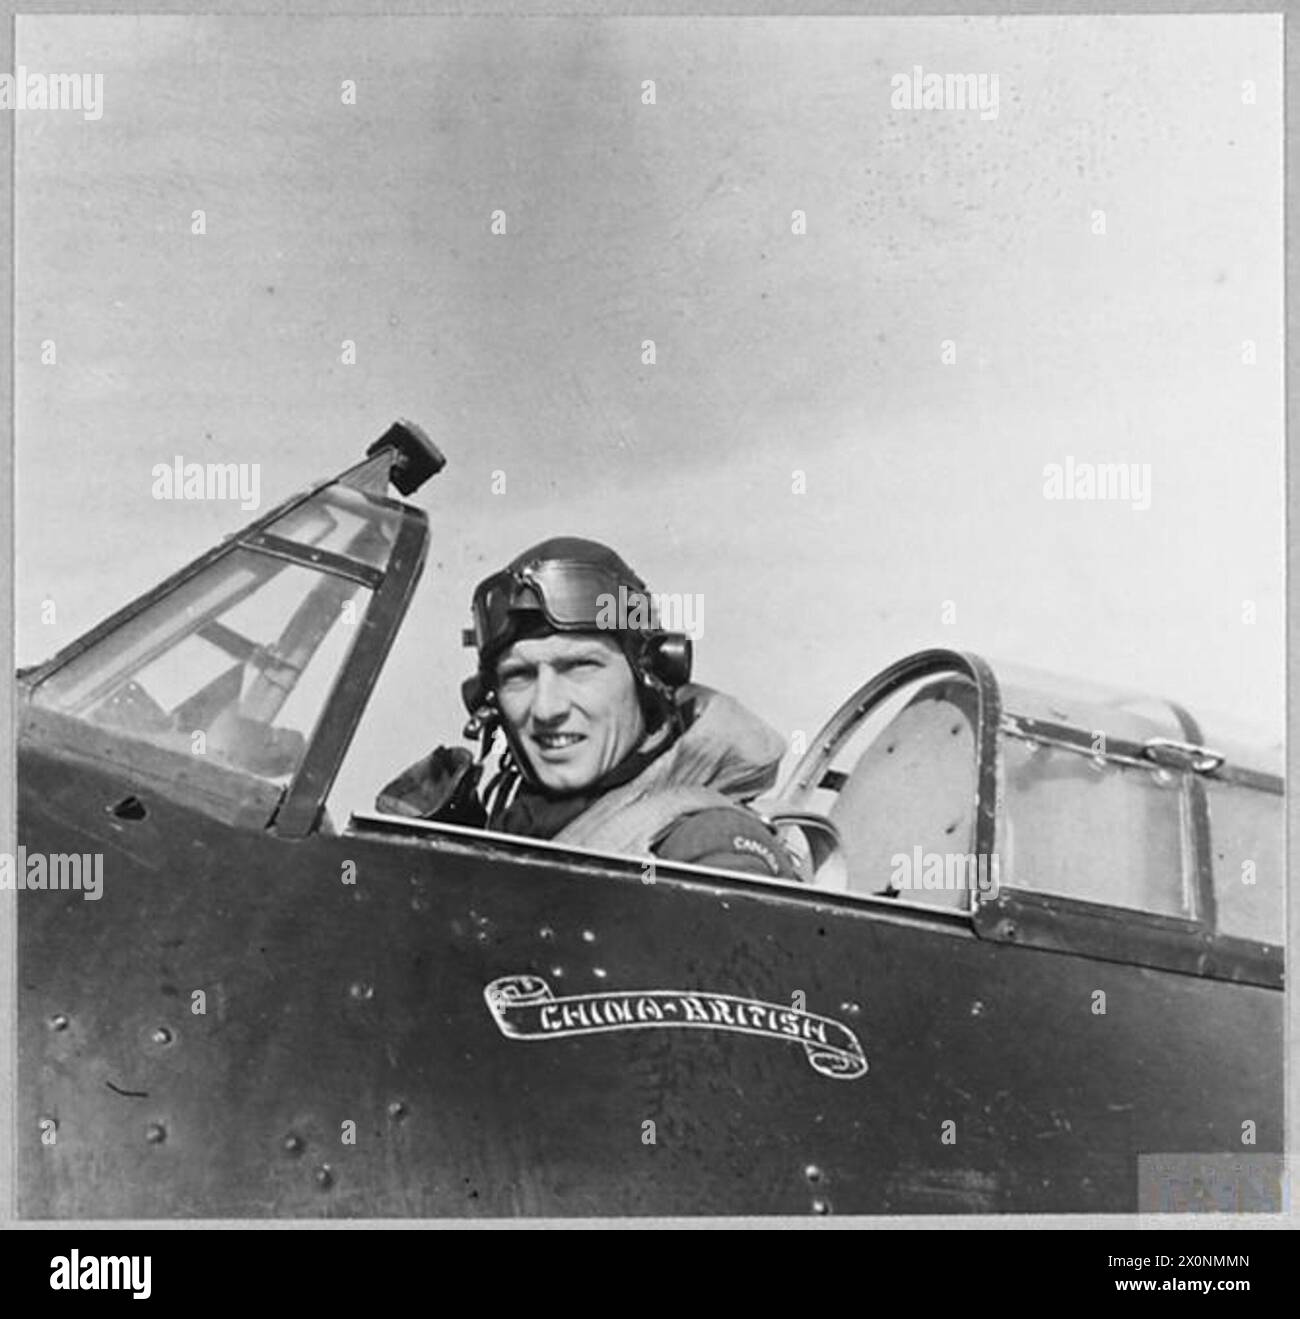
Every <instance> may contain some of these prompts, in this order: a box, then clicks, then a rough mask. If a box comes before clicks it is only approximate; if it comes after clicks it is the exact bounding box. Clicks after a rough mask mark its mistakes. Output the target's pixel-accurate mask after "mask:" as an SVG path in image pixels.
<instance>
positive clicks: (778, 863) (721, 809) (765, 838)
mask: <svg viewBox="0 0 1300 1319" xmlns="http://www.w3.org/2000/svg"><path fill="white" fill-rule="evenodd" d="M654 851H655V854H656V855H658V856H661V857H663V858H664V860H665V861H688V862H694V863H695V864H697V865H710V866H723V867H731V868H735V869H737V870H748V871H751V872H753V873H757V874H768V875H772V876H777V877H780V876H786V877H789V876H790V875H791V874H792V870H791V867H790V866H789V864H788V863H787V862H785V860H784V858H783V856H782V848H781V844H780V842H779V841H778V840H777V839H776V837H775V836H774V835H773V834H772V833H771V831H770V830H769V829H768V828H767V826H766V825H765V824H764V823H763V822H762V820H760V819H759V818H758V816H756V815H754V814H752V813H751V812H749V811H747V810H744V809H743V808H742V807H739V806H718V807H711V808H709V809H708V810H703V811H697V812H696V813H695V814H694V815H687V816H684V817H683V818H682V819H680V820H678V821H676V822H675V823H674V824H673V825H671V826H670V827H669V828H668V829H667V830H666V831H665V833H664V835H663V838H662V840H661V841H660V842H659V844H658V845H657V846H656V847H655V848H654ZM755 863H757V864H755Z"/></svg>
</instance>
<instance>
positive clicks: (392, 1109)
mask: <svg viewBox="0 0 1300 1319" xmlns="http://www.w3.org/2000/svg"><path fill="white" fill-rule="evenodd" d="M388 1116H389V1117H390V1118H392V1119H393V1120H394V1121H396V1122H400V1121H401V1120H402V1119H403V1118H404V1117H405V1116H406V1105H405V1104H404V1103H402V1101H401V1100H400V1099H394V1100H393V1102H392V1103H391V1104H389V1105H388Z"/></svg>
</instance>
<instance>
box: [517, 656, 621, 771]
mask: <svg viewBox="0 0 1300 1319" xmlns="http://www.w3.org/2000/svg"><path fill="white" fill-rule="evenodd" d="M497 702H498V704H499V706H500V708H501V713H502V715H503V717H504V718H505V720H506V723H507V724H508V725H509V726H510V728H511V730H512V731H513V733H514V735H515V739H516V741H517V742H518V744H519V746H520V748H521V749H522V750H523V752H524V754H525V755H526V756H527V757H528V762H529V765H530V766H531V768H532V770H533V774H534V776H535V777H536V778H537V779H538V781H539V782H541V783H542V784H543V785H544V786H545V787H547V788H550V789H551V790H552V791H553V792H577V791H579V790H580V789H582V788H586V787H589V786H590V785H591V784H593V783H595V781H596V780H597V779H599V778H600V777H601V776H602V775H603V774H606V773H608V772H609V771H610V770H611V769H613V768H614V767H615V766H616V765H618V764H619V763H620V762H621V761H622V760H623V759H624V757H626V756H627V755H628V754H629V753H630V752H632V751H634V750H635V749H636V747H637V745H638V744H639V743H640V741H641V739H642V738H643V737H644V736H645V723H644V720H643V719H642V716H641V703H640V701H639V700H638V699H637V689H636V679H635V677H634V676H633V674H632V668H631V666H630V665H629V664H628V662H627V658H626V657H625V656H624V654H623V651H622V649H621V648H620V647H619V645H618V643H617V642H615V641H614V640H613V639H612V638H610V637H608V636H603V635H601V634H600V633H590V634H588V633H582V634H579V635H575V634H572V633H568V634H561V633H557V634H554V635H551V636H546V637H536V638H533V639H531V640H525V641H516V642H515V644H514V645H513V646H511V647H510V648H509V649H508V650H506V651H505V652H503V654H502V656H501V658H500V659H499V660H498V661H497Z"/></svg>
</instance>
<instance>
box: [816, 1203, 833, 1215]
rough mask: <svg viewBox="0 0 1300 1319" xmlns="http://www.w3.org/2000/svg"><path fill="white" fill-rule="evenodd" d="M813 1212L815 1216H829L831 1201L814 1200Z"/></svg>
mask: <svg viewBox="0 0 1300 1319" xmlns="http://www.w3.org/2000/svg"><path fill="white" fill-rule="evenodd" d="M812 1211H813V1213H814V1214H829V1213H830V1211H831V1202H830V1201H829V1200H814V1201H813V1202H812Z"/></svg>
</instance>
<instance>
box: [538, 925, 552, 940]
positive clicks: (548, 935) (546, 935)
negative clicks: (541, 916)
mask: <svg viewBox="0 0 1300 1319" xmlns="http://www.w3.org/2000/svg"><path fill="white" fill-rule="evenodd" d="M537 935H538V937H539V938H541V939H554V938H555V931H554V930H553V929H551V927H550V926H549V925H543V926H542V928H541V929H540V930H538V931H537Z"/></svg>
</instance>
